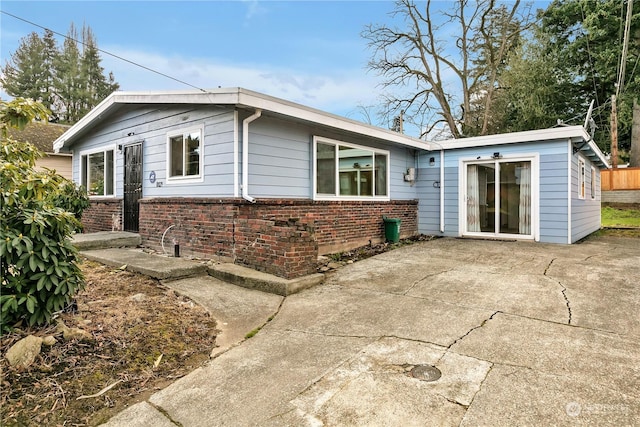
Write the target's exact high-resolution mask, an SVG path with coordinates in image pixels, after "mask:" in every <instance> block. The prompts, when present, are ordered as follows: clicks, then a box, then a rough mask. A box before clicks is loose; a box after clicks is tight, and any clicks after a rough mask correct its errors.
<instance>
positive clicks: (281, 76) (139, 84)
mask: <svg viewBox="0 0 640 427" xmlns="http://www.w3.org/2000/svg"><path fill="white" fill-rule="evenodd" d="M106 50H107V51H109V52H113V53H114V54H117V55H118V56H121V57H123V58H127V59H130V60H131V61H133V62H136V63H139V64H143V65H144V66H145V67H148V68H150V69H153V70H156V71H158V72H160V73H163V74H166V75H169V76H171V77H173V78H175V79H178V80H181V81H183V82H186V83H188V84H189V85H192V86H195V87H197V88H202V89H211V88H217V87H218V86H221V87H236V86H239V87H244V88H246V89H250V90H255V91H258V92H262V93H265V94H268V95H271V96H275V97H280V98H283V99H286V100H288V101H293V102H298V103H301V104H304V105H307V106H310V107H314V108H318V109H321V110H325V111H328V112H332V113H335V114H341V115H345V114H347V113H348V112H350V111H352V110H354V109H355V108H356V107H357V106H358V105H370V104H373V103H375V102H376V79H375V78H374V77H372V76H369V75H367V74H366V72H365V70H363V69H362V70H361V69H343V70H341V69H337V68H335V67H334V68H332V69H331V70H330V71H326V72H323V71H319V72H318V73H313V74H312V73H308V72H302V71H299V70H296V69H292V68H285V67H282V68H280V67H275V66H273V65H268V64H248V63H247V64H240V63H231V62H225V61H221V60H216V59H204V58H187V57H182V56H163V55H160V54H154V53H149V52H142V51H136V50H127V49H121V48H117V47H107V48H106ZM102 59H103V61H102V66H103V67H104V68H105V71H106V72H109V71H113V73H114V75H115V78H116V81H117V82H118V83H120V90H126V91H145V90H176V89H186V88H189V86H187V85H185V84H183V83H180V82H178V81H176V80H172V79H169V78H167V77H163V76H161V75H159V74H156V73H153V72H151V71H148V70H145V69H143V68H140V67H136V66H134V65H133V64H130V63H127V62H124V61H121V60H119V59H116V58H113V57H110V56H107V55H103V58H102Z"/></svg>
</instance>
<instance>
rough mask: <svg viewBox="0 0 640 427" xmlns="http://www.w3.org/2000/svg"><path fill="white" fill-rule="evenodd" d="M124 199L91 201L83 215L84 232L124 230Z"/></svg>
mask: <svg viewBox="0 0 640 427" xmlns="http://www.w3.org/2000/svg"><path fill="white" fill-rule="evenodd" d="M122 203H123V202H122V199H91V200H90V202H89V207H88V208H87V209H85V211H84V212H83V213H82V225H83V227H84V228H83V232H85V233H95V232H97V231H121V230H122Z"/></svg>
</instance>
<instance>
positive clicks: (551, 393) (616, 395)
mask: <svg viewBox="0 0 640 427" xmlns="http://www.w3.org/2000/svg"><path fill="white" fill-rule="evenodd" d="M639 424H640V399H639V398H638V395H637V393H635V394H627V393H624V392H621V391H620V390H617V389H615V388H612V387H609V386H607V385H606V384H604V385H603V384H602V383H600V382H599V381H593V380H591V379H590V378H588V377H586V378H585V377H580V376H576V375H571V374H570V373H568V372H563V373H559V374H549V373H543V372H539V371H535V370H532V369H527V368H520V367H514V366H504V365H499V364H497V365H494V366H493V368H492V369H491V372H490V373H489V375H488V376H487V378H486V380H485V381H484V383H483V384H482V390H481V391H480V392H479V393H478V394H477V395H476V397H475V399H474V402H473V405H471V406H470V407H469V410H468V411H467V412H466V414H465V415H464V418H463V420H462V422H461V423H460V426H470V427H471V426H481V425H491V426H496V427H500V426H504V427H510V426H514V425H529V426H536V425H554V426H576V425H584V426H586V425H590V426H595V425H597V426H616V427H617V426H632V425H639Z"/></svg>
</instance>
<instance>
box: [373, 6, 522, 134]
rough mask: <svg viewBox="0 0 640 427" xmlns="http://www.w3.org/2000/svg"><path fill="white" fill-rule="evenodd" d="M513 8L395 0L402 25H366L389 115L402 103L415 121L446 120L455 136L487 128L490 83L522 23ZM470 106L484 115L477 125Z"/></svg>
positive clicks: (479, 132) (490, 96) (479, 131)
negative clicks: (421, 4)
mask: <svg viewBox="0 0 640 427" xmlns="http://www.w3.org/2000/svg"><path fill="white" fill-rule="evenodd" d="M440 6H441V4H440ZM519 8H520V0H515V3H513V4H512V5H511V7H510V9H509V10H507V9H506V7H505V6H501V5H496V1H495V0H478V1H472V0H456V1H455V2H454V4H453V6H452V7H450V8H448V9H447V10H445V11H437V10H436V9H435V8H434V7H433V5H432V2H431V0H427V2H426V7H425V8H424V9H421V8H420V9H419V8H418V6H417V5H416V3H414V1H413V0H398V1H397V2H396V4H395V9H394V11H393V14H392V16H394V17H395V18H402V19H403V20H404V22H405V27H404V28H402V29H398V28H392V27H391V26H388V25H384V24H381V25H368V26H367V27H365V29H364V31H363V33H362V36H363V37H364V38H365V39H366V40H368V44H369V47H370V49H371V50H372V57H371V60H370V61H369V64H368V68H369V69H370V70H373V71H375V72H377V73H378V74H379V75H380V76H382V77H383V78H384V81H383V82H382V83H381V87H382V88H383V89H385V91H387V94H386V95H385V101H384V106H385V108H387V109H389V115H392V114H393V113H394V112H397V111H398V110H404V111H405V117H406V119H407V120H410V121H411V122H413V123H416V124H417V123H424V118H425V117H429V118H430V120H436V123H446V125H447V127H448V128H449V131H450V132H451V134H452V136H454V137H455V138H458V137H461V136H465V135H467V134H469V133H473V134H484V133H486V132H487V129H488V123H489V119H490V118H491V113H492V111H491V110H492V105H493V92H494V89H495V86H496V82H497V80H498V77H499V75H500V72H501V70H503V69H504V64H505V61H506V58H507V55H508V53H509V51H510V49H511V48H512V47H513V46H514V45H515V43H516V42H517V40H518V39H517V34H518V33H519V32H520V31H522V28H523V25H526V24H528V21H527V20H526V19H522V18H520V17H519V16H518V11H519ZM434 13H437V14H438V15H439V16H435V15H434ZM496 21H497V22H499V25H497V26H496V25H495V24H496ZM452 26H455V27H454V28H457V29H452ZM452 32H453V33H455V37H453V38H452V37H451V33H452ZM392 93H393V95H392ZM480 99H482V100H483V103H482V104H479V103H478V100H480ZM480 105H482V106H481V107H480ZM472 113H473V114H474V115H475V116H477V115H478V114H479V113H480V114H482V115H483V120H482V125H481V126H480V125H477V124H476V123H478V121H477V119H473V117H472V116H470V115H471V114H472ZM436 116H439V118H438V119H436ZM433 126H434V124H429V125H427V126H425V127H426V128H427V129H433ZM474 126H475V127H477V129H476V128H474ZM421 129H422V128H421ZM427 132H429V131H427ZM421 133H422V134H424V133H425V132H422V131H421Z"/></svg>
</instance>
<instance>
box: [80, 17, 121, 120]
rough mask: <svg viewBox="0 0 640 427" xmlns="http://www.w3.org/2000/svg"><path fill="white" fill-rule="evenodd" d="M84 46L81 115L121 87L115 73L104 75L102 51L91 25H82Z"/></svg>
mask: <svg viewBox="0 0 640 427" xmlns="http://www.w3.org/2000/svg"><path fill="white" fill-rule="evenodd" d="M82 46H83V50H82V58H81V61H80V80H81V83H82V86H83V87H82V90H81V92H80V93H81V95H80V96H81V99H80V111H79V113H80V116H83V115H84V114H86V113H87V112H89V110H91V108H93V107H95V106H96V105H98V104H99V103H100V101H102V100H103V99H104V98H106V97H107V96H108V95H109V94H110V93H111V92H113V91H114V90H117V88H118V87H119V85H118V84H117V83H115V79H114V77H113V73H109V79H108V80H107V78H106V77H105V75H104V68H103V67H102V66H101V65H100V62H101V61H102V60H101V58H100V52H99V50H98V46H97V43H96V40H95V36H94V35H93V31H91V28H90V27H87V26H83V27H82Z"/></svg>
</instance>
